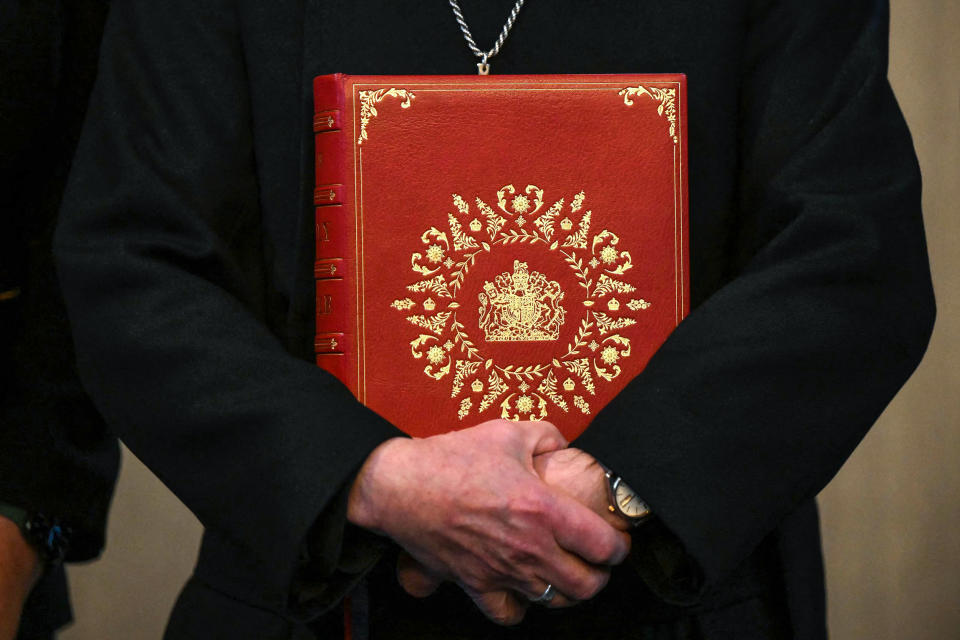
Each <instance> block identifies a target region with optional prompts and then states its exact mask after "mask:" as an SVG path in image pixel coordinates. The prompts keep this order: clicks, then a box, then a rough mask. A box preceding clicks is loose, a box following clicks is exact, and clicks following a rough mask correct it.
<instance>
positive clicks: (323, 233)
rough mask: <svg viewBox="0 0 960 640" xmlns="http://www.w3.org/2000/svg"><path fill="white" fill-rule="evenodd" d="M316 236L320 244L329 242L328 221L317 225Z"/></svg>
mask: <svg viewBox="0 0 960 640" xmlns="http://www.w3.org/2000/svg"><path fill="white" fill-rule="evenodd" d="M317 235H318V236H319V237H320V242H330V222H329V221H328V220H323V221H321V222H320V224H318V225H317Z"/></svg>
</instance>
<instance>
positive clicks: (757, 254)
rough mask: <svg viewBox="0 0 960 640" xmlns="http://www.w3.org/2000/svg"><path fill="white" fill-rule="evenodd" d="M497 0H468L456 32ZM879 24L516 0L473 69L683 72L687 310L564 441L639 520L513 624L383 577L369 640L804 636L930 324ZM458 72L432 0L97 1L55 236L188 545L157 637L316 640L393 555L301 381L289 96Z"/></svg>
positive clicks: (327, 406)
mask: <svg viewBox="0 0 960 640" xmlns="http://www.w3.org/2000/svg"><path fill="white" fill-rule="evenodd" d="M511 4H512V3H510V2H507V1H506V0H498V1H497V2H485V3H480V2H465V3H464V10H465V12H466V13H467V16H468V19H470V20H471V21H472V22H473V23H474V32H475V35H477V36H478V37H479V38H480V40H485V36H483V35H480V34H489V37H491V38H492V34H493V33H495V32H496V31H497V29H498V28H499V23H500V22H501V20H502V19H503V18H505V16H506V14H507V11H508V10H509V8H510V6H511ZM161 5H162V6H161ZM887 23H888V13H887V7H886V3H885V2H881V1H875V0H854V1H852V2H848V3H843V4H842V5H840V4H837V3H835V2H827V1H826V0H815V1H813V2H810V1H801V0H784V1H762V0H741V1H738V2H729V1H721V0H680V1H678V2H671V3H625V2H622V3H604V4H598V3H585V2H576V1H574V0H551V1H550V2H544V1H542V0H532V1H531V2H529V3H528V4H527V5H526V6H525V7H524V9H523V11H522V13H521V16H520V20H519V21H518V23H517V26H516V28H515V29H514V32H513V34H512V35H511V37H510V39H509V41H508V42H507V44H506V46H505V47H504V49H503V51H502V53H501V54H500V56H499V57H497V58H495V59H494V60H493V61H492V65H493V71H494V72H495V73H551V72H562V73H578V72H584V73H586V72H589V73H597V72H682V73H686V74H687V76H688V80H689V117H690V130H689V141H690V148H689V156H690V244H691V274H692V276H691V282H692V302H693V305H692V307H693V311H692V313H691V314H690V316H689V318H687V319H686V320H685V321H684V322H683V323H682V324H681V325H680V327H679V328H678V329H677V330H676V331H675V332H674V334H673V335H672V336H671V337H670V338H669V339H668V340H667V342H666V343H665V344H664V346H663V347H662V349H661V350H660V351H659V352H658V354H657V355H656V356H655V357H654V358H653V359H652V360H651V361H650V364H649V366H648V367H647V369H646V370H645V371H644V372H643V373H642V374H641V375H640V376H638V377H637V378H636V379H635V380H634V381H632V382H631V383H630V385H629V386H628V387H627V388H626V389H625V390H624V391H623V392H622V393H621V394H620V395H619V396H618V397H617V398H616V399H615V400H614V401H613V402H612V403H611V404H610V405H609V406H608V407H607V408H606V409H604V410H603V411H602V412H600V413H599V414H598V415H597V417H596V418H595V420H594V421H593V423H592V425H591V427H590V428H589V429H588V431H587V432H586V434H585V435H584V436H582V437H581V438H579V439H578V440H577V441H576V442H575V443H574V444H575V446H579V447H581V448H583V449H585V450H586V451H588V452H590V453H591V454H593V455H594V456H596V457H597V458H598V459H599V460H600V461H602V462H603V463H604V464H606V465H608V466H609V467H611V468H613V469H616V470H617V471H619V472H620V473H621V474H622V475H623V476H624V477H625V479H626V480H627V482H628V483H629V484H630V485H631V486H632V487H634V488H635V489H636V490H637V491H638V492H639V493H640V494H641V496H642V497H643V498H644V499H645V500H646V501H648V502H649V503H650V505H651V506H652V508H653V510H654V512H655V513H656V514H657V521H656V523H655V524H654V525H653V526H648V527H644V528H642V529H641V530H640V531H638V532H637V534H636V537H635V541H634V549H635V552H634V553H633V555H632V557H631V559H630V561H629V562H628V563H627V564H626V565H625V566H624V567H622V568H621V569H619V570H617V571H616V575H615V577H614V580H612V582H611V584H610V586H608V587H607V589H606V590H605V591H604V592H603V593H602V594H601V595H600V596H598V597H597V598H596V599H595V600H593V601H591V602H590V603H587V604H584V605H581V606H579V607H577V608H574V609H571V610H567V611H561V612H555V611H547V610H543V609H538V610H536V611H533V612H531V614H529V616H528V617H529V620H528V621H527V622H525V623H524V624H523V625H521V627H520V628H519V629H516V630H511V631H503V632H502V633H501V632H500V631H499V630H498V629H497V628H496V627H494V626H492V625H491V624H489V623H487V622H485V621H483V620H482V619H481V618H480V616H479V614H476V613H475V612H473V611H472V610H471V606H470V605H468V604H464V600H465V599H464V598H462V597H459V594H456V593H455V589H451V590H448V591H447V592H446V593H445V594H440V595H438V596H436V597H435V598H433V599H430V600H427V601H425V602H422V603H416V602H412V601H411V600H410V599H404V598H405V597H404V596H402V594H399V593H398V592H397V590H396V588H395V587H394V586H392V585H391V583H392V578H391V575H390V574H391V572H390V570H389V567H388V566H387V567H386V568H384V565H381V567H380V568H379V569H377V570H376V571H375V573H374V575H373V577H371V579H370V581H369V583H370V586H369V589H367V590H364V591H363V592H362V597H359V598H358V601H359V602H361V603H362V604H363V605H364V609H365V611H367V613H368V614H369V617H370V619H371V625H372V637H375V638H390V637H417V638H427V637H471V638H473V637H477V638H480V637H499V636H500V635H502V636H503V637H527V636H529V637H547V636H548V635H549V636H550V637H617V638H621V637H704V638H727V637H736V638H740V639H744V638H753V637H757V638H773V637H781V636H784V635H786V634H788V633H792V635H793V636H794V637H797V638H822V637H824V634H825V630H824V626H825V620H824V605H823V587H822V579H823V576H822V569H821V561H820V556H819V539H818V530H817V522H816V509H815V506H814V503H813V498H814V496H815V495H816V493H817V492H818V491H819V490H820V489H821V488H822V487H823V486H824V485H825V484H826V483H827V482H828V481H829V479H830V478H831V477H832V476H833V474H834V473H835V472H836V471H837V469H839V467H840V465H841V464H842V463H843V461H844V460H845V459H846V457H847V456H848V455H849V454H850V452H851V451H852V450H853V448H854V447H855V446H856V444H857V443H858V442H859V440H860V439H861V438H862V437H863V435H864V433H865V432H866V430H867V429H868V428H869V426H870V425H871V424H872V423H873V421H874V420H875V419H876V418H877V416H878V415H879V414H880V412H881V411H882V410H883V408H884V407H885V406H886V404H887V403H888V402H889V400H890V399H891V397H892V396H893V395H894V394H895V393H896V391H897V390H898V389H899V387H900V386H901V385H902V384H903V382H904V381H905V380H906V378H907V377H908V376H909V375H910V373H911V372H912V371H913V369H914V367H915V366H916V364H917V363H918V361H919V359H920V358H921V356H922V354H923V352H924V349H925V348H926V344H927V340H928V338H929V335H930V331H931V326H932V322H933V316H934V306H933V296H932V289H931V284H930V278H929V269H928V264H927V258H926V249H925V243H924V236H923V227H922V220H921V214H920V179H919V173H918V168H917V164H916V159H915V157H914V153H913V148H912V143H911V140H910V136H909V133H908V132H907V129H906V126H905V124H904V122H903V119H902V117H901V115H900V112H899V110H898V108H897V105H896V102H895V100H894V98H893V96H892V93H891V91H890V88H889V85H888V82H887V79H886V62H887V60H886V48H887ZM473 65H474V61H473V60H472V58H471V56H470V55H469V53H468V52H467V49H466V46H465V44H464V43H463V41H462V40H461V36H460V33H459V30H458V29H457V27H456V24H455V23H454V21H453V17H452V14H451V13H450V11H449V8H448V7H447V6H446V5H445V4H444V3H442V2H436V3H413V2H410V3H394V2H370V1H367V0H361V1H347V0H339V1H333V2H318V1H310V0H305V1H304V2H302V3H301V2H295V1H293V0H278V1H276V2H271V3H262V2H254V1H252V0H249V1H239V2H232V3H231V2H226V1H223V0H191V2H186V1H184V0H171V1H170V2H164V3H154V2H137V1H134V2H125V3H121V4H119V5H118V6H117V7H116V8H115V9H114V11H113V13H112V15H111V17H110V19H109V21H108V25H107V29H106V36H105V41H104V46H103V57H102V61H101V70H100V75H99V77H98V81H97V86H96V88H95V92H94V98H93V102H92V104H91V114H90V118H89V120H88V122H87V127H86V129H85V132H84V136H83V139H82V141H81V147H80V151H79V156H78V160H77V163H76V168H75V171H74V172H73V174H72V176H71V182H70V187H69V190H68V195H67V198H66V201H65V204H64V209H63V215H62V221H61V224H60V227H59V229H58V233H57V238H56V246H57V251H58V260H59V269H60V274H61V278H62V280H63V283H64V290H65V294H66V297H67V302H68V309H69V311H70V315H71V320H72V322H73V324H74V329H75V336H76V340H77V350H78V358H79V364H80V367H81V371H82V373H83V375H84V376H85V383H86V384H87V386H88V388H89V390H90V392H91V394H92V395H93V396H94V398H95V400H96V402H97V405H98V407H99V408H100V409H101V411H102V412H103V414H104V415H105V416H106V417H107V419H108V421H109V423H110V424H111V426H112V427H113V428H114V429H115V430H116V431H117V432H118V433H119V434H120V435H121V437H122V438H123V439H124V440H125V442H126V443H127V444H128V445H129V446H130V448H131V449H132V450H133V451H134V452H135V453H136V454H137V456H138V457H139V458H140V459H142V460H143V461H144V462H145V463H146V464H147V465H148V466H150V467H151V468H152V469H153V470H154V471H155V472H156V473H157V475H158V476H159V477H160V478H161V479H162V480H163V481H164V482H165V483H166V484H167V485H168V486H169V487H170V488H171V489H172V490H173V491H174V492H175V493H176V494H177V495H178V496H180V498H181V499H183V500H184V502H185V503H186V504H187V505H188V506H189V507H190V508H191V509H192V510H193V511H194V513H196V514H197V516H198V517H199V518H200V520H201V521H202V522H203V524H204V525H205V527H206V533H205V537H204V543H203V546H202V549H201V554H200V560H199V563H198V567H197V570H196V572H195V575H194V577H193V579H192V580H191V582H190V584H189V585H188V587H187V588H186V590H185V591H184V593H183V595H182V596H181V599H180V601H179V603H178V607H177V609H176V611H175V613H174V617H173V620H172V622H171V625H170V627H169V629H168V636H169V637H171V638H190V637H198V638H199V637H202V638H219V637H223V638H231V639H234V640H235V639H237V638H258V639H260V638H280V637H288V636H290V635H291V634H294V633H303V634H306V633H308V632H307V631H306V627H304V626H303V625H300V624H299V623H297V622H290V621H291V620H292V621H301V622H303V621H309V620H314V619H315V618H316V616H317V615H319V614H321V613H323V612H326V611H328V610H329V609H330V608H331V607H333V606H334V605H335V603H336V602H338V601H339V600H340V598H341V596H342V595H343V594H344V593H345V592H346V591H347V590H348V589H350V588H351V587H352V586H353V585H354V584H355V583H356V582H357V581H358V579H359V578H360V576H361V575H363V574H364V573H365V572H367V571H368V570H369V569H370V568H371V567H372V565H373V564H374V562H375V560H376V559H377V557H379V555H380V554H381V553H383V547H384V546H386V545H384V543H383V541H382V540H380V539H377V538H374V537H373V536H371V535H369V534H366V533H365V532H362V531H359V530H358V529H355V528H353V527H352V526H349V525H347V524H346V522H345V517H344V513H345V499H346V489H347V488H348V487H349V485H350V482H351V479H352V477H353V475H354V474H355V472H356V470H357V469H358V467H359V466H360V464H361V463H362V461H363V460H364V458H365V457H366V455H367V454H368V453H369V452H370V451H371V450H372V449H373V448H374V447H375V446H376V445H377V444H379V443H380V442H382V441H383V440H385V439H386V438H389V437H393V436H396V435H399V432H398V431H397V430H396V429H395V428H394V427H393V426H392V425H389V424H387V423H386V422H385V421H384V420H382V419H381V418H379V417H378V416H376V415H375V414H373V413H372V412H370V411H368V410H366V409H365V408H363V407H362V406H360V405H359V404H357V403H356V402H355V401H354V399H353V398H352V396H350V394H349V393H348V392H347V391H346V389H345V388H344V387H343V386H342V385H340V384H339V382H337V381H336V380H335V379H333V378H332V377H331V376H329V375H328V374H326V373H325V372H323V371H320V370H318V369H317V368H316V367H314V366H313V365H312V364H311V363H310V349H311V341H312V340H311V339H312V335H311V334H312V319H313V300H312V297H313V291H312V281H311V277H312V274H311V269H310V265H311V260H312V244H311V238H312V212H311V207H310V196H311V187H312V184H311V179H312V164H311V163H312V146H311V145H312V140H311V136H310V114H311V101H310V80H311V78H312V77H313V76H315V75H317V74H322V73H332V72H335V71H343V72H347V73H355V74H378V73H379V74H387V73H390V74H404V73H406V74H430V73H440V74H450V73H465V72H470V71H471V70H472V69H474V66H473ZM619 179H629V176H611V181H615V180H619ZM387 554H388V555H389V551H388V552H387ZM381 574H382V575H381ZM338 616H339V614H338V613H337V612H336V611H334V612H333V613H329V614H328V615H326V616H324V617H323V618H321V619H320V622H315V623H314V625H315V626H316V627H317V628H320V627H323V628H324V629H326V630H327V631H324V632H323V633H326V634H333V635H335V634H336V633H338V632H337V630H336V629H335V627H336V624H337V618H338ZM428 627H430V629H428ZM303 637H309V636H308V635H305V636H303ZM322 637H326V635H323V636H322Z"/></svg>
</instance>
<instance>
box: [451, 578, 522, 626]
mask: <svg viewBox="0 0 960 640" xmlns="http://www.w3.org/2000/svg"><path fill="white" fill-rule="evenodd" d="M460 586H461V587H462V588H463V590H464V591H465V592H466V594H467V595H468V596H470V599H471V600H473V602H474V604H476V605H477V608H478V609H480V611H482V612H483V615H485V616H487V617H488V618H490V620H492V621H493V622H496V623H497V624H500V625H503V626H512V625H515V624H520V622H521V621H522V620H523V616H524V615H526V613H527V607H528V606H529V603H528V602H526V601H525V600H523V599H521V598H519V597H517V595H515V594H513V593H511V592H510V591H506V590H503V591H487V592H485V593H479V592H476V591H473V590H472V589H470V588H468V587H465V586H464V585H460Z"/></svg>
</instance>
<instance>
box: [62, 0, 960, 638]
mask: <svg viewBox="0 0 960 640" xmlns="http://www.w3.org/2000/svg"><path fill="white" fill-rule="evenodd" d="M892 11H893V17H892V37H891V41H892V42H891V70H890V77H891V80H892V82H893V86H894V89H895V90H896V92H897V95H898V97H899V99H900V102H901V105H902V107H903V110H904V112H905V114H906V116H907V121H908V122H909V123H910V126H911V129H912V131H913V135H914V141H915V144H916V147H917V152H918V154H919V157H920V164H921V167H922V169H923V174H924V185H925V192H924V206H925V211H926V224H927V239H928V242H929V243H930V259H931V263H932V268H933V274H934V283H935V287H936V291H937V298H938V309H939V314H938V321H937V328H936V331H935V333H934V336H933V341H932V342H931V345H930V350H929V352H928V354H927V357H926V359H925V360H924V362H923V364H922V365H921V366H920V368H919V370H918V371H917V373H916V375H914V377H913V378H912V379H911V380H910V382H909V383H908V384H907V385H906V387H905V388H904V389H903V391H902V392H901V393H900V395H899V396H898V397H897V398H896V400H895V401H894V402H893V403H892V404H891V405H890V407H889V408H888V410H887V411H886V413H885V414H884V415H883V417H882V418H881V420H880V421H879V422H878V423H877V425H876V426H875V427H874V429H873V430H872V431H871V433H870V435H869V436H868V437H867V439H866V441H865V442H864V443H863V444H862V445H861V447H860V448H859V449H858V450H857V452H856V453H855V454H854V455H853V457H852V458H851V459H850V461H849V462H848V464H847V465H846V466H845V467H844V468H843V470H842V471H841V472H840V474H839V476H837V478H836V479H835V480H834V481H833V483H832V484H831V485H830V486H829V487H827V489H826V490H825V491H824V492H823V494H822V496H821V506H822V517H823V523H822V524H823V532H824V551H825V554H826V563H827V583H828V584H827V589H828V598H829V615H830V628H831V635H832V637H833V638H834V639H835V640H848V639H852V640H859V639H861V638H862V639H869V640H904V639H908V638H909V639H911V640H945V639H947V638H956V637H960V429H958V427H960V367H958V366H957V365H956V359H957V357H960V257H958V252H960V250H958V245H960V242H958V240H960V216H958V210H957V209H958V207H957V203H958V202H960V186H958V184H960V1H958V0H914V1H908V0H893V2H892ZM124 454H125V455H124V468H123V471H122V473H121V476H120V485H119V487H118V490H117V495H116V499H115V501H114V508H113V516H112V520H111V523H110V529H109V547H108V550H107V552H106V554H105V555H104V557H103V559H102V560H101V561H99V562H97V563H94V564H91V565H88V566H84V567H78V568H74V569H73V570H72V573H71V586H72V589H73V594H74V604H75V615H76V619H77V622H76V623H75V625H74V626H73V627H72V628H71V629H69V630H68V631H67V632H65V633H64V634H63V636H62V637H63V639H64V640H102V639H104V638H124V639H127V640H140V639H144V640H149V639H153V638H159V637H160V635H161V633H162V629H163V625H164V621H165V619H166V616H167V614H168V613H169V611H170V607H171V606H172V604H173V600H174V598H175V597H176V595H177V593H178V591H179V588H180V586H181V585H182V584H183V582H184V580H185V579H186V577H187V575H188V574H189V572H190V569H191V566H192V563H193V560H194V558H195V556H196V552H197V545H198V540H199V533H200V527H199V524H198V523H197V521H196V520H195V519H194V518H193V516H192V515H191V514H190V513H189V512H188V511H187V510H186V509H185V508H184V507H183V506H182V505H181V504H180V503H179V502H178V501H177V500H176V499H175V498H174V497H173V496H172V495H171V494H170V493H169V492H168V491H167V490H166V489H165V488H164V487H163V486H162V485H161V484H160V482H159V481H158V480H156V479H155V478H154V477H153V476H152V475H151V474H150V473H149V472H148V471H147V470H146V469H145V468H144V467H143V466H142V465H141V464H140V463H139V462H138V461H137V460H136V459H135V458H134V457H133V456H132V455H130V454H129V452H124Z"/></svg>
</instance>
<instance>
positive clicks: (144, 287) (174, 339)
mask: <svg viewBox="0 0 960 640" xmlns="http://www.w3.org/2000/svg"><path fill="white" fill-rule="evenodd" d="M239 33H240V30H239V27H238V16H237V8H236V5H235V3H232V2H228V1H226V0H203V1H200V2H196V1H190V2H186V1H176V2H164V3H155V2H147V1H144V2H139V1H137V2H121V3H117V4H116V5H115V6H114V7H113V9H112V11H111V15H110V17H109V19H108V22H107V27H106V31H105V36H104V42H103V47H102V55H101V61H100V71H99V75H98V78H97V84H96V87H95V89H94V94H93V98H92V102H91V106H90V115H89V117H88V120H87V123H86V125H85V129H84V133H83V137H82V139H81V143H80V148H79V151H78V155H77V158H76V162H75V169H74V171H73V172H72V174H71V178H70V183H69V186H68V191H67V194H66V196H65V200H64V206H63V208H62V211H61V221H60V224H59V227H58V229H57V235H56V238H55V250H56V254H57V259H58V269H59V273H60V276H61V280H62V283H63V289H64V294H65V297H66V300H67V308H68V311H69V313H70V318H71V322H72V324H73V327H74V335H75V339H76V344H77V357H78V363H79V367H80V370H81V375H82V376H83V378H84V382H85V384H86V386H87V388H88V390H89V392H90V394H91V395H92V396H93V398H94V400H95V401H96V403H97V406H98V407H99V409H100V410H101V412H102V413H103V415H104V416H105V417H106V419H107V421H108V423H109V424H110V425H111V426H112V427H113V428H114V429H115V430H116V432H117V433H118V435H120V437H121V438H122V439H123V440H124V442H125V443H126V444H127V445H128V446H129V447H130V449H131V450H132V451H133V452H134V453H135V454H136V455H137V456H138V457H139V458H140V459H142V460H143V461H144V462H145V463H146V464H147V465H148V466H149V467H150V468H151V469H152V470H153V471H154V472H155V473H156V474H157V476H158V477H159V478H160V479H161V480H162V481H163V482H164V483H165V484H166V485H167V486H168V487H170V488H171V489H172V490H173V492H174V493H175V494H176V495H177V496H178V497H180V498H181V499H182V500H183V501H184V503H186V505H187V506H188V507H189V508H190V509H191V510H192V511H193V512H194V513H195V514H196V515H197V517H198V518H199V519H200V521H201V522H202V523H203V524H204V526H205V527H206V528H207V530H208V532H213V533H214V534H215V536H216V537H217V538H218V539H220V540H222V541H224V542H225V544H226V545H227V546H230V547H231V548H234V549H238V550H239V552H238V553H237V554H236V557H238V558H241V562H239V563H235V565H234V566H232V567H231V570H233V571H234V572H235V574H236V575H240V574H243V575H245V576H246V579H245V580H233V579H231V580H229V581H227V582H226V583H224V584H218V585H214V586H215V587H216V588H219V589H221V590H223V591H225V592H226V593H228V594H230V595H233V596H235V597H237V598H240V599H243V600H244V601H247V602H250V603H252V604H254V605H256V606H260V607H263V608H267V609H271V610H285V609H286V608H287V607H288V604H289V602H288V600H287V596H288V591H289V587H290V585H291V583H292V581H293V580H294V576H295V573H296V570H297V568H298V566H299V565H300V560H301V553H302V552H303V550H304V549H306V548H307V545H305V541H306V538H307V534H308V531H309V530H310V528H311V526H312V525H314V524H315V521H316V520H317V518H318V516H319V515H320V514H321V513H323V512H324V511H325V510H329V511H328V513H327V516H328V519H329V521H328V522H326V523H325V524H326V526H325V527H322V529H323V536H322V537H323V539H324V540H325V541H326V543H325V544H323V545H321V548H320V549H319V551H317V549H314V553H315V555H318V556H319V557H317V558H315V561H316V562H315V565H316V566H319V567H321V568H324V570H325V571H327V572H328V573H333V572H334V571H335V570H336V568H337V558H338V556H339V552H340V544H341V541H342V537H343V528H344V525H345V515H344V511H345V488H346V487H347V483H348V480H349V478H351V477H352V474H354V473H355V472H356V470H357V469H358V468H359V466H360V465H361V463H362V462H363V460H364V459H365V457H366V456H367V455H368V453H369V452H370V451H371V450H372V449H373V448H374V447H375V446H376V445H377V444H379V443H380V442H382V441H383V440H385V439H386V438H389V437H392V436H394V435H398V434H399V432H398V431H396V430H395V429H394V428H393V427H392V426H391V425H389V424H388V423H386V422H385V421H383V420H382V419H380V418H379V417H377V416H376V415H375V414H374V413H372V412H371V411H369V410H367V409H366V408H364V407H363V406H361V405H360V404H359V403H358V402H356V401H355V399H354V398H353V397H352V396H351V395H350V393H349V392H348V391H347V389H346V388H345V387H344V386H343V385H341V384H340V383H339V382H338V381H336V380H335V379H334V378H333V377H332V376H330V375H328V374H327V373H325V372H323V371H321V370H320V369H318V368H317V367H316V366H314V365H313V364H311V363H310V362H305V361H303V360H300V359H298V358H295V357H293V356H291V355H290V354H289V353H288V352H287V351H286V350H285V349H284V347H283V346H282V344H281V342H280V341H279V340H278V339H277V337H276V336H275V335H273V334H272V333H271V331H270V330H269V329H268V327H267V324H266V312H265V307H266V304H265V302H264V299H265V293H264V292H265V289H266V286H267V285H266V282H267V279H268V278H269V276H268V275H267V269H266V268H265V267H264V259H263V255H262V254H263V251H262V239H263V228H262V226H261V223H262V221H261V208H260V206H259V200H258V198H259V185H258V176H257V174H256V169H255V166H256V164H255V158H254V145H253V132H252V116H251V108H250V95H251V94H250V87H249V85H248V77H247V75H246V69H245V65H244V55H245V51H244V50H243V43H242V40H241V37H240V35H239ZM286 71H289V70H278V72H280V73H285V72H286ZM293 71H295V70H293ZM291 76H292V77H293V78H296V74H295V73H293V74H291ZM361 564H362V563H361ZM225 580H226V579H225ZM338 595H339V594H337V593H333V594H331V593H329V592H326V593H325V596H326V597H327V598H328V604H332V602H334V601H335V600H336V597H337V596H338Z"/></svg>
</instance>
